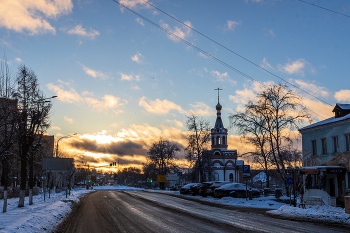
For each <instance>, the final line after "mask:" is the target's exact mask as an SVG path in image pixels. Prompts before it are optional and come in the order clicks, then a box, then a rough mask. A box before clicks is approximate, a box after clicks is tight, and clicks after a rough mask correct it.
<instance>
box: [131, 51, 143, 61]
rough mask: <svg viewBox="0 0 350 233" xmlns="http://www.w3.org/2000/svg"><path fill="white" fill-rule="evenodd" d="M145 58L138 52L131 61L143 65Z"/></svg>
mask: <svg viewBox="0 0 350 233" xmlns="http://www.w3.org/2000/svg"><path fill="white" fill-rule="evenodd" d="M142 58H143V56H142V54H141V53H139V52H137V53H136V54H135V55H134V56H132V57H131V60H132V61H134V62H137V63H141V62H142V60H141V59H142Z"/></svg>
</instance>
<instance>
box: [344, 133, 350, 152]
mask: <svg viewBox="0 0 350 233" xmlns="http://www.w3.org/2000/svg"><path fill="white" fill-rule="evenodd" d="M345 151H350V134H348V135H345Z"/></svg>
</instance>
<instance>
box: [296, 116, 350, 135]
mask: <svg viewBox="0 0 350 233" xmlns="http://www.w3.org/2000/svg"><path fill="white" fill-rule="evenodd" d="M347 119H350V114H348V115H345V116H343V117H338V118H335V117H331V118H328V119H326V120H323V121H319V122H316V123H314V124H311V125H308V126H305V127H303V128H301V129H299V131H302V130H305V129H311V128H314V127H317V126H321V125H327V124H331V123H334V122H338V121H343V120H347Z"/></svg>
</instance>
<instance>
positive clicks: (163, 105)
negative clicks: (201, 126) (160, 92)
mask: <svg viewBox="0 0 350 233" xmlns="http://www.w3.org/2000/svg"><path fill="white" fill-rule="evenodd" d="M145 98H146V97H144V96H143V97H142V98H140V100H139V106H141V107H143V108H144V109H145V110H146V111H147V112H149V113H152V114H157V115H165V114H167V113H169V111H171V110H177V111H178V112H180V113H185V111H184V110H183V109H182V108H181V106H179V105H177V104H175V103H174V102H171V101H169V100H166V99H165V100H159V99H156V100H155V101H149V103H147V102H146V101H145Z"/></svg>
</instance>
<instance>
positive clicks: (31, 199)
mask: <svg viewBox="0 0 350 233" xmlns="http://www.w3.org/2000/svg"><path fill="white" fill-rule="evenodd" d="M33 170H34V169H33V155H31V156H30V160H29V182H28V183H29V205H33V172H34V171H33Z"/></svg>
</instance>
